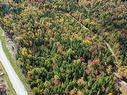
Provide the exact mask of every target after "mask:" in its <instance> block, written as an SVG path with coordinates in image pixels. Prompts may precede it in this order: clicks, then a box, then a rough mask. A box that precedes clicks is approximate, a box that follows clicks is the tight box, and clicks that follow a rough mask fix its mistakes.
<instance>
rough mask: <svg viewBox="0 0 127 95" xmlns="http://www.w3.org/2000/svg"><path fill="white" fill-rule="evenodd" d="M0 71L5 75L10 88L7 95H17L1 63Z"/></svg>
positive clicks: (4, 77)
mask: <svg viewBox="0 0 127 95" xmlns="http://www.w3.org/2000/svg"><path fill="white" fill-rule="evenodd" d="M0 70H1V71H2V72H3V73H4V75H3V79H4V80H5V81H6V83H7V86H8V90H7V95H16V92H15V90H14V89H13V87H12V84H11V82H10V80H9V78H8V76H7V73H6V71H5V69H4V67H3V66H2V64H1V63H0Z"/></svg>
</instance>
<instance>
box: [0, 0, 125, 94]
mask: <svg viewBox="0 0 127 95" xmlns="http://www.w3.org/2000/svg"><path fill="white" fill-rule="evenodd" d="M0 15H1V16H0V24H1V26H2V28H3V29H5V30H6V33H7V35H8V36H9V37H10V38H11V39H12V41H13V42H15V43H16V48H17V54H16V59H17V64H18V65H19V66H20V67H21V69H22V72H23V74H24V76H25V77H26V79H27V80H28V82H29V84H30V87H31V89H32V91H33V93H34V94H35V95H120V93H121V89H120V85H119V81H120V80H124V81H125V82H127V4H126V1H125V0H37V1H36V0H14V1H12V2H8V3H7V4H3V3H2V4H1V5H0ZM114 73H115V74H114ZM116 74H117V76H116ZM122 89H125V88H122ZM122 93H123V92H122ZM124 94H125V92H124ZM124 94H123V95H124ZM126 94H127V93H126ZM126 94H125V95H126Z"/></svg>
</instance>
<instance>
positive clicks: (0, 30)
mask: <svg viewBox="0 0 127 95" xmlns="http://www.w3.org/2000/svg"><path fill="white" fill-rule="evenodd" d="M0 40H1V43H2V47H3V50H4V52H5V54H6V56H7V58H8V60H9V61H10V63H11V65H12V67H13V68H14V70H15V72H16V73H17V75H18V77H19V79H20V80H21V81H22V82H23V84H24V86H25V88H26V90H27V92H28V95H32V94H31V89H30V87H29V85H28V82H27V81H26V79H25V77H24V76H23V75H22V72H21V69H20V68H19V67H18V66H17V65H16V64H15V62H14V60H13V58H12V57H11V56H12V55H11V54H10V52H9V50H8V48H7V46H6V44H7V42H6V40H5V37H4V36H3V30H2V28H1V27H0ZM29 93H30V94H29Z"/></svg>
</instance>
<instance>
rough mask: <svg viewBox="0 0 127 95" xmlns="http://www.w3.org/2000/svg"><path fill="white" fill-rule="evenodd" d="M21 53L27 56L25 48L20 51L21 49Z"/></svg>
mask: <svg viewBox="0 0 127 95" xmlns="http://www.w3.org/2000/svg"><path fill="white" fill-rule="evenodd" d="M21 53H22V55H23V56H27V55H28V50H27V48H25V47H24V48H22V49H21Z"/></svg>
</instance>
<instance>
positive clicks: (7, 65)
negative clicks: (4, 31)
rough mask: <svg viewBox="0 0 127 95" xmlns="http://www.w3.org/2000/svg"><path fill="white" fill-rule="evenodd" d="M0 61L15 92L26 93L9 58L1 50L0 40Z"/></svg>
mask: <svg viewBox="0 0 127 95" xmlns="http://www.w3.org/2000/svg"><path fill="white" fill-rule="evenodd" d="M0 32H1V31H0ZM0 61H1V63H2V65H3V67H4V68H5V70H6V72H7V74H8V77H9V79H10V81H11V83H12V86H13V88H14V89H15V91H16V94H17V95H27V91H26V89H25V87H24V85H23V83H22V82H21V80H20V79H19V78H18V75H17V74H16V72H15V71H14V69H13V67H12V66H11V64H10V62H9V60H8V59H7V57H6V55H5V53H4V51H3V48H2V45H1V41H0Z"/></svg>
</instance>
